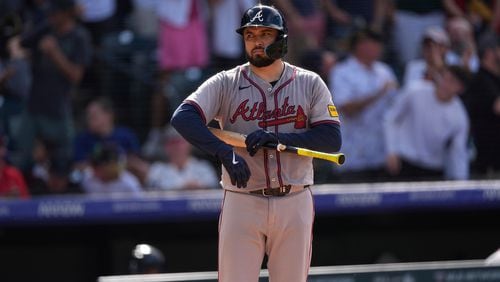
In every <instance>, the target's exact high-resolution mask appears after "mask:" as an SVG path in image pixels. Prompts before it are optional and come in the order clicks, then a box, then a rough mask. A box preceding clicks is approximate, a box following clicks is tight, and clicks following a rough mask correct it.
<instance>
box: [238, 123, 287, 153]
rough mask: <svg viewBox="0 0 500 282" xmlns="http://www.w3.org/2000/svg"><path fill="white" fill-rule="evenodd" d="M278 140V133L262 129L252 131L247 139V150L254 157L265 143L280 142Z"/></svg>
mask: <svg viewBox="0 0 500 282" xmlns="http://www.w3.org/2000/svg"><path fill="white" fill-rule="evenodd" d="M278 142H279V141H278V137H277V136H276V134H274V133H272V132H270V131H265V130H262V129H259V130H256V131H254V132H252V133H250V134H249V135H248V136H247V138H246V139H245V144H246V145H247V151H248V153H249V154H250V156H252V157H253V156H254V155H255V154H256V153H257V151H258V150H259V149H260V148H261V147H262V146H264V145H265V144H267V143H275V144H278Z"/></svg>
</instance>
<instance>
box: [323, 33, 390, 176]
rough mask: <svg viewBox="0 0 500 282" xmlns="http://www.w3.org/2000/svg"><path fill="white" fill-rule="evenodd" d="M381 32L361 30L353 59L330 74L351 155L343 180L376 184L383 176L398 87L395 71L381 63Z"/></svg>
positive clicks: (346, 149) (344, 146)
mask: <svg viewBox="0 0 500 282" xmlns="http://www.w3.org/2000/svg"><path fill="white" fill-rule="evenodd" d="M382 48H383V43H382V38H381V36H380V34H379V33H376V32H374V31H372V30H370V29H365V30H360V31H358V32H357V33H356V34H355V35H354V36H353V37H352V40H351V48H350V49H351V56H350V57H348V58H347V59H346V60H345V61H343V62H340V63H338V64H337V65H336V66H335V67H334V68H333V70H332V72H331V75H330V77H331V79H330V89H331V92H332V93H333V96H334V101H335V104H336V105H337V107H338V108H339V113H340V114H341V121H342V127H341V130H342V139H343V140H344V141H343V142H342V151H343V152H344V153H345V154H346V156H349V157H348V159H347V161H346V163H345V164H344V165H342V167H341V168H340V169H339V171H340V173H341V178H342V179H343V180H344V181H347V182H352V181H360V182H361V181H376V180H381V179H382V178H383V177H384V175H385V171H384V162H385V147H384V146H385V144H384V135H383V131H382V123H381V122H377V120H380V119H381V118H382V116H383V114H384V113H385V112H386V111H387V109H388V108H389V106H390V102H391V100H392V98H393V96H394V94H395V92H396V91H395V90H396V87H397V81H396V77H395V75H394V73H393V71H392V69H391V68H390V67H389V66H388V65H386V64H385V63H383V62H381V61H379V58H380V56H381V53H382Z"/></svg>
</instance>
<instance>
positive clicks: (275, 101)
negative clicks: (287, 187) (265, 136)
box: [273, 68, 297, 186]
mask: <svg viewBox="0 0 500 282" xmlns="http://www.w3.org/2000/svg"><path fill="white" fill-rule="evenodd" d="M296 73H297V69H296V68H293V73H292V77H290V78H289V79H288V80H287V81H285V82H284V83H283V84H281V85H280V86H279V87H278V88H276V90H275V91H274V93H273V98H274V109H277V108H279V105H278V93H279V92H280V91H281V89H283V88H284V87H285V86H287V85H288V84H290V83H291V82H292V81H293V80H294V79H295V75H296ZM277 119H278V117H275V118H274V120H277ZM278 127H279V125H278V124H276V125H275V126H274V133H276V135H278ZM276 162H277V164H278V171H277V173H278V181H279V183H280V186H283V178H282V177H281V158H280V152H279V151H278V150H276Z"/></svg>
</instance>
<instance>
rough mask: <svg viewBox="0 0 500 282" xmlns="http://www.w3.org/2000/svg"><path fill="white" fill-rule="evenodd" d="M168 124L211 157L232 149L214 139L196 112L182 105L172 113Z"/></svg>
mask: <svg viewBox="0 0 500 282" xmlns="http://www.w3.org/2000/svg"><path fill="white" fill-rule="evenodd" d="M170 124H171V125H172V126H173V127H174V128H175V129H176V130H177V131H178V132H179V133H180V134H181V135H182V137H184V138H185V139H186V140H187V141H188V142H189V143H191V144H193V146H195V147H197V148H198V149H200V150H202V151H203V152H205V153H207V154H209V155H211V156H217V157H218V156H221V155H224V154H225V153H227V152H228V151H230V150H232V147H231V146H229V145H227V144H226V143H224V142H222V141H221V140H220V139H219V138H217V137H215V136H214V135H213V134H212V133H211V132H210V130H208V128H207V126H206V124H205V123H204V121H203V118H202V117H201V114H200V113H199V112H198V110H197V109H196V108H195V107H194V106H192V105H190V104H186V103H183V104H182V105H180V106H179V107H178V108H177V110H176V111H175V112H174V114H173V116H172V119H171V120H170Z"/></svg>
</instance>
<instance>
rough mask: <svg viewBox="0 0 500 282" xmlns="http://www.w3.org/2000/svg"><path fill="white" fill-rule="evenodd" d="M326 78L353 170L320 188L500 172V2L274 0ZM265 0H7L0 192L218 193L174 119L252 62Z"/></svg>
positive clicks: (2, 34) (339, 171)
mask: <svg viewBox="0 0 500 282" xmlns="http://www.w3.org/2000/svg"><path fill="white" fill-rule="evenodd" d="M260 2H262V3H264V4H271V5H275V6H277V7H278V8H280V9H281V10H282V11H283V12H284V14H285V18H286V19H287V25H288V33H289V37H288V45H289V54H288V55H287V56H286V58H285V60H287V61H290V62H292V63H294V64H297V65H299V66H301V67H303V68H306V69H310V70H313V71H315V72H317V73H318V74H320V76H321V77H322V78H323V79H324V81H325V82H326V83H327V85H328V86H329V88H330V90H331V92H332V95H333V100H334V102H335V104H336V106H337V108H338V110H339V113H340V116H341V122H342V126H341V127H342V135H343V147H342V152H344V153H345V155H346V159H347V161H346V163H345V165H343V166H341V167H338V166H334V165H332V164H330V163H326V162H323V161H318V160H315V166H316V175H315V178H316V183H333V182H335V183H338V182H340V183H352V182H375V181H412V180H444V179H450V180H463V179H488V178H490V179H491V178H496V179H499V178H500V146H499V145H500V40H499V34H500V1H498V0H491V1H488V0H419V1H412V0H292V1H287V0H268V1H264V0H262V1H260ZM255 3H257V1H256V0H24V1H21V0H0V196H1V197H20V198H29V197H30V196H36V195H42V194H65V193H86V194H110V195H111V194H114V193H124V192H125V193H130V194H132V195H137V194H140V193H143V192H146V191H157V190H172V189H210V188H217V187H218V181H219V173H220V171H219V169H220V164H217V163H216V162H215V160H212V159H210V158H208V157H207V156H205V155H203V154H202V153H201V152H200V151H198V150H197V149H196V148H192V147H191V146H190V145H189V143H187V142H186V141H185V140H184V139H183V138H182V137H181V136H180V135H179V134H178V133H177V132H176V131H175V130H174V129H173V128H171V127H170V126H169V119H170V117H171V115H172V111H173V109H175V108H176V107H177V106H178V105H179V103H180V102H181V101H182V100H183V99H184V97H186V96H187V95H188V94H190V92H191V91H193V90H194V89H196V87H197V86H198V85H199V83H201V81H203V79H204V78H206V77H208V76H209V75H211V74H214V73H215V72H217V71H221V70H223V69H227V68H230V67H233V66H236V65H238V64H241V63H244V62H245V54H244V50H243V49H242V40H241V38H240V36H239V35H238V34H237V33H236V32H235V29H236V28H237V27H238V26H239V24H240V15H241V14H242V12H243V11H245V10H246V9H247V8H249V7H251V6H253V5H254V4H255Z"/></svg>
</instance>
